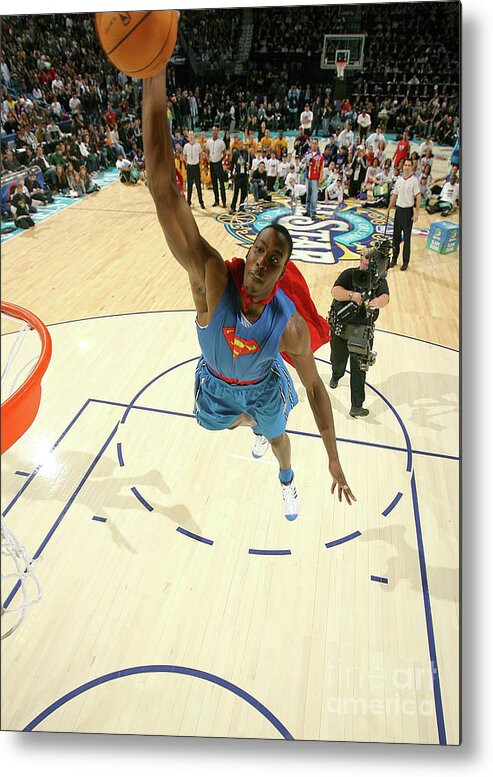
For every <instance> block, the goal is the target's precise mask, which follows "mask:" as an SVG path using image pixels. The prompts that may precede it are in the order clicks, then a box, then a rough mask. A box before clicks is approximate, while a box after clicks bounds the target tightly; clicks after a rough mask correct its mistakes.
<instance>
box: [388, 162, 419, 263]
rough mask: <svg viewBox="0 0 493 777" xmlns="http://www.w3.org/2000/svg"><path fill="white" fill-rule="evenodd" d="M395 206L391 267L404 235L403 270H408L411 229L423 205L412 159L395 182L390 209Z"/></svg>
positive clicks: (397, 254)
mask: <svg viewBox="0 0 493 777" xmlns="http://www.w3.org/2000/svg"><path fill="white" fill-rule="evenodd" d="M394 207H395V217H394V236H393V238H392V261H391V262H390V264H389V267H395V265H396V264H397V258H398V256H399V251H400V247H401V239H402V235H404V250H403V253H402V266H401V270H407V268H408V265H409V259H410V257H411V231H412V228H413V223H414V222H416V221H417V220H418V216H419V209H420V207H421V194H420V191H419V183H418V179H417V178H416V176H415V175H413V165H412V162H411V160H410V159H406V161H405V162H404V169H403V171H402V176H400V177H399V178H398V179H397V181H396V182H395V185H394V188H393V190H392V194H391V197H390V204H389V211H391V210H392V208H394Z"/></svg>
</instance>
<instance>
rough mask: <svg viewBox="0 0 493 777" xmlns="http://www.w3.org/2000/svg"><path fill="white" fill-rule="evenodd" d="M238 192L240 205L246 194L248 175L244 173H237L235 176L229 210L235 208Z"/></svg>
mask: <svg viewBox="0 0 493 777" xmlns="http://www.w3.org/2000/svg"><path fill="white" fill-rule="evenodd" d="M238 194H240V205H243V203H244V202H245V200H246V197H247V194H248V175H247V174H246V173H240V174H239V175H236V176H235V187H234V190H233V202H232V203H231V210H236V203H237V202H238Z"/></svg>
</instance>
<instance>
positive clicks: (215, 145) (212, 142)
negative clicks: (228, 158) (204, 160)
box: [205, 137, 226, 162]
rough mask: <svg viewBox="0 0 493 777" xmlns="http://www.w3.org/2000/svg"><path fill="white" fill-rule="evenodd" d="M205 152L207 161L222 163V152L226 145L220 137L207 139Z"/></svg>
mask: <svg viewBox="0 0 493 777" xmlns="http://www.w3.org/2000/svg"><path fill="white" fill-rule="evenodd" d="M205 147H206V149H207V151H208V152H209V159H210V161H211V162H222V160H223V151H225V150H226V143H225V142H224V140H222V139H221V138H220V137H217V138H215V139H214V138H209V140H208V141H207V143H206V144H205Z"/></svg>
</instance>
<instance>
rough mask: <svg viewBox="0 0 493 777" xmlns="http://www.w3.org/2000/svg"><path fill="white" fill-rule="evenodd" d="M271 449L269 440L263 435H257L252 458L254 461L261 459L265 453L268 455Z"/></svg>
mask: <svg viewBox="0 0 493 777" xmlns="http://www.w3.org/2000/svg"><path fill="white" fill-rule="evenodd" d="M268 447H269V440H268V439H267V437H264V435H263V434H256V435H255V442H254V444H253V448H252V456H253V458H254V459H261V458H262V456H263V455H264V453H266V451H267V448H268Z"/></svg>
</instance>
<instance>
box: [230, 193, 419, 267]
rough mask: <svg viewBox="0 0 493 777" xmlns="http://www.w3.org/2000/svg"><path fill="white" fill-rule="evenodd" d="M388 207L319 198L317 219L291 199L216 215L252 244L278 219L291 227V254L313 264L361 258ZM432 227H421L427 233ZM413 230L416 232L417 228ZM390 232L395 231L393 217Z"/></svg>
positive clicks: (379, 229) (382, 226)
mask: <svg viewBox="0 0 493 777" xmlns="http://www.w3.org/2000/svg"><path fill="white" fill-rule="evenodd" d="M386 218H387V212H386V211H379V210H378V209H377V208H361V207H355V206H348V205H346V204H344V205H342V206H341V205H338V204H337V203H330V202H319V203H318V206H317V215H316V217H315V219H311V218H308V217H306V216H304V215H303V212H302V206H301V205H297V206H296V207H295V208H291V207H290V206H289V201H288V200H284V199H283V200H276V201H274V202H263V203H254V204H253V205H245V206H244V207H243V209H242V210H241V211H239V212H238V213H233V214H228V213H221V214H220V215H218V216H217V217H216V219H217V221H220V222H221V223H222V224H224V226H225V227H226V230H227V231H228V232H229V233H230V235H232V236H233V237H234V238H236V239H237V240H238V241H239V245H240V246H241V247H242V248H243V247H245V246H246V247H248V246H249V245H251V244H252V243H253V241H254V240H255V238H256V236H257V234H258V233H259V232H260V231H261V230H262V229H263V228H264V227H266V226H268V225H269V224H271V223H272V222H273V221H276V222H277V223H279V224H282V225H283V226H284V227H286V229H288V230H289V232H290V234H291V237H292V238H293V253H292V256H291V258H292V259H294V260H295V261H298V262H307V263H311V264H336V263H337V262H341V261H346V260H347V261H359V252H360V251H361V249H362V248H365V247H366V248H371V247H372V245H373V244H374V243H375V241H376V238H377V237H379V236H381V235H382V234H383V233H384V230H385V221H386ZM423 233H425V234H426V235H427V234H428V230H419V234H420V236H422V237H424V236H425V234H423ZM413 234H415V232H414V230H413ZM387 235H389V236H390V235H392V218H390V219H389V223H388V226H387Z"/></svg>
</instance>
